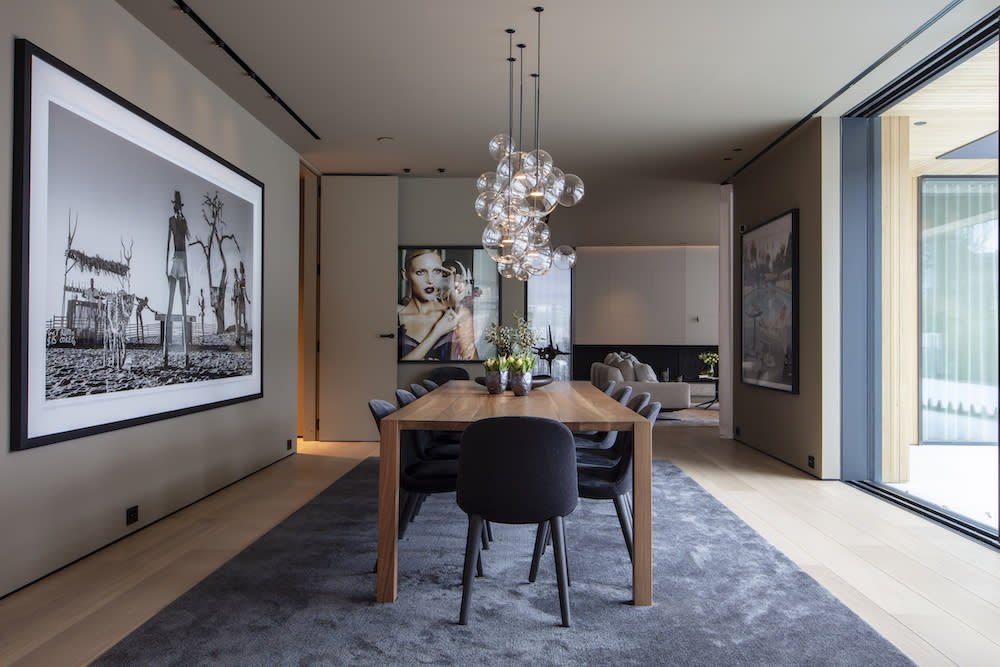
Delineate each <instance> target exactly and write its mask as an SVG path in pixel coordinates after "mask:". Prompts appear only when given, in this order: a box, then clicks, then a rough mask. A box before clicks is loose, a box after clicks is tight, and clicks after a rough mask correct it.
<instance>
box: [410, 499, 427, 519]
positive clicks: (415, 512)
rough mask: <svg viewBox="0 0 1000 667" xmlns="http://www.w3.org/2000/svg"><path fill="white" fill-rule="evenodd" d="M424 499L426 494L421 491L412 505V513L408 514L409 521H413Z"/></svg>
mask: <svg viewBox="0 0 1000 667" xmlns="http://www.w3.org/2000/svg"><path fill="white" fill-rule="evenodd" d="M425 500H427V494H426V493H421V494H420V495H419V496H417V502H416V504H415V505H414V507H413V513H412V514H410V522H411V523H412V522H413V520H414V519H416V518H417V515H418V514H420V508H421V507H423V506H424V501H425Z"/></svg>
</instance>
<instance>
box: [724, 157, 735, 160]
mask: <svg viewBox="0 0 1000 667" xmlns="http://www.w3.org/2000/svg"><path fill="white" fill-rule="evenodd" d="M722 159H723V160H732V159H733V158H731V157H724V158H722Z"/></svg>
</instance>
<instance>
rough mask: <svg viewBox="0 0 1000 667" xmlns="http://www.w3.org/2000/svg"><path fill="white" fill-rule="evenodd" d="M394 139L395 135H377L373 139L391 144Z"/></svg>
mask: <svg viewBox="0 0 1000 667" xmlns="http://www.w3.org/2000/svg"><path fill="white" fill-rule="evenodd" d="M395 140H396V139H395V137H379V138H378V139H376V140H375V141H377V142H379V143H380V144H391V143H392V142H394V141H395Z"/></svg>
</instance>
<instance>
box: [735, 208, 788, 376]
mask: <svg viewBox="0 0 1000 667" xmlns="http://www.w3.org/2000/svg"><path fill="white" fill-rule="evenodd" d="M798 229H799V211H798V209H792V210H790V211H787V212H785V213H782V214H781V215H779V216H778V217H776V218H774V219H772V220H769V221H767V222H765V223H764V224H762V225H760V226H758V227H755V228H754V229H751V230H749V231H747V232H744V233H743V236H742V242H741V252H740V256H741V265H742V272H741V280H740V287H741V295H742V296H741V301H740V305H741V317H740V321H741V323H742V328H743V335H742V346H741V347H742V369H741V376H740V377H741V379H742V381H743V382H744V383H745V384H752V385H757V386H759V387H766V388H768V389H777V390H779V391H787V392H790V393H793V394H797V393H799V236H798Z"/></svg>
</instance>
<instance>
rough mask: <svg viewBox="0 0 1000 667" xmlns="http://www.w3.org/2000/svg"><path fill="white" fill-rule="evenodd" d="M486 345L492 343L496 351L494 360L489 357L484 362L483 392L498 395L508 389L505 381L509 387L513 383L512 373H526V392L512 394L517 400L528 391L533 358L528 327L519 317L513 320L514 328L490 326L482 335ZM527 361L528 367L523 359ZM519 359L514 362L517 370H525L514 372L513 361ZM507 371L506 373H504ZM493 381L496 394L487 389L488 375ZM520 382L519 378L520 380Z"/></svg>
mask: <svg viewBox="0 0 1000 667" xmlns="http://www.w3.org/2000/svg"><path fill="white" fill-rule="evenodd" d="M483 337H484V338H485V340H486V342H487V343H493V344H494V345H495V346H496V348H497V356H496V357H491V358H489V359H487V360H486V362H485V363H484V364H483V365H484V366H485V368H486V389H487V391H489V392H490V393H491V394H499V393H500V392H502V391H503V390H504V389H506V388H507V386H508V384H509V383H508V378H509V379H510V381H511V383H512V381H513V377H512V376H513V374H514V373H521V374H522V375H523V374H524V373H527V382H528V389H527V390H525V391H524V392H523V393H517V390H515V392H514V393H515V394H517V395H518V396H523V395H524V394H526V393H528V391H529V390H530V389H531V370H532V369H533V368H534V367H535V356H534V355H533V354H532V346H533V345H534V344H535V331H534V330H533V329H532V328H531V325H529V324H528V321H527V320H525V319H524V318H523V317H518V318H517V324H516V325H515V326H512V327H511V326H501V325H499V324H495V323H494V324H491V325H490V326H488V327H487V328H486V332H485V334H484V336H483ZM529 358H530V363H529V362H528V361H527V359H529ZM515 359H521V361H520V362H518V368H524V369H525V370H516V369H515V368H514V367H513V364H514V360H515ZM508 371H509V373H508ZM493 373H496V375H492V377H493V378H494V380H493V381H494V382H496V385H494V388H495V387H496V386H499V387H500V388H499V389H498V390H495V391H494V389H491V386H490V382H491V380H490V378H491V374H493ZM522 379H523V378H522Z"/></svg>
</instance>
